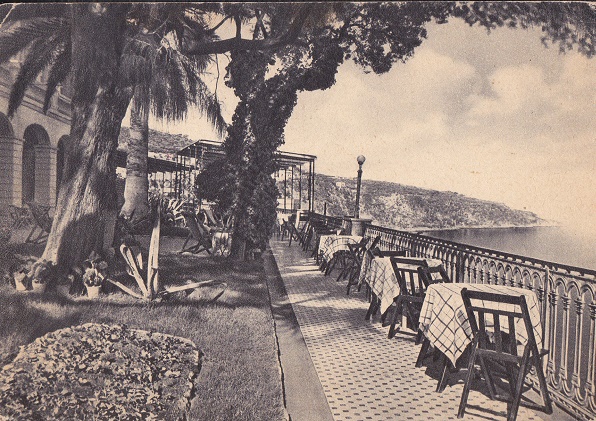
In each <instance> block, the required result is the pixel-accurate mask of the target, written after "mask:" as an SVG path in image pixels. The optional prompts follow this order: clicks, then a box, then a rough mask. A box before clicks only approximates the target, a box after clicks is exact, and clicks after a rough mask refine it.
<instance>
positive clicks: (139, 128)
mask: <svg viewBox="0 0 596 421" xmlns="http://www.w3.org/2000/svg"><path fill="white" fill-rule="evenodd" d="M148 153H149V95H147V93H146V90H145V89H144V88H143V87H141V86H137V87H136V88H135V92H134V97H133V101H132V108H131V112H130V139H129V141H128V145H127V154H128V155H127V160H126V184H125V187H124V205H123V206H122V209H121V210H120V215H122V216H124V217H125V218H128V219H133V220H135V221H139V220H141V219H144V218H145V217H146V216H147V215H148V214H149V201H148V198H147V192H148V191H149V180H148V178H147V155H148Z"/></svg>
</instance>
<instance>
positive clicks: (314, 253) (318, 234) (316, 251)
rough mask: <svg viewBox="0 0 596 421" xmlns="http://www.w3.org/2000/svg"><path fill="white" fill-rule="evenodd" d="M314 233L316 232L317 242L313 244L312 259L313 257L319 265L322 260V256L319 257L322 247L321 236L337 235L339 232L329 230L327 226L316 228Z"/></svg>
mask: <svg viewBox="0 0 596 421" xmlns="http://www.w3.org/2000/svg"><path fill="white" fill-rule="evenodd" d="M313 231H314V233H313V235H314V237H315V241H314V244H313V249H312V253H311V257H313V258H314V259H315V260H316V262H317V264H319V263H320V258H321V256H319V247H320V245H321V236H322V235H331V234H335V233H336V232H337V230H336V229H333V228H329V227H327V226H326V225H323V226H321V227H317V228H315V229H314V230H313Z"/></svg>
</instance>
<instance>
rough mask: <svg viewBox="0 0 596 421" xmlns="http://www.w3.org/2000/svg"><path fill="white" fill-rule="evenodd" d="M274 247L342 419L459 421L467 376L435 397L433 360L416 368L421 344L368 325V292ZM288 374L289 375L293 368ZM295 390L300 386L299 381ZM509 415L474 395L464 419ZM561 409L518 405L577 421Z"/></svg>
mask: <svg viewBox="0 0 596 421" xmlns="http://www.w3.org/2000/svg"><path fill="white" fill-rule="evenodd" d="M270 244H271V250H272V253H273V256H274V258H275V261H276V263H277V266H278V268H279V273H280V275H281V278H282V279H283V283H284V284H285V289H286V291H287V298H288V301H289V302H290V303H291V307H292V309H293V311H294V313H295V317H296V320H297V322H298V324H299V326H300V331H301V334H302V336H303V337H304V342H305V343H306V347H307V350H308V354H309V355H310V358H311V360H312V364H313V365H314V369H315V370H316V375H317V376H318V379H319V381H320V385H321V386H322V390H323V393H324V396H325V398H326V400H327V403H328V405H329V408H330V410H331V413H332V416H333V418H334V419H335V420H336V421H339V420H375V421H377V420H396V419H400V420H402V419H404V420H429V421H430V420H456V419H457V409H458V405H459V400H460V397H461V392H462V388H463V371H462V372H460V373H458V374H452V375H451V376H450V377H449V384H448V386H447V388H446V389H445V390H444V391H443V393H440V394H439V393H436V392H435V389H436V385H437V380H438V369H437V367H434V366H433V364H432V362H430V361H428V362H427V364H430V367H428V366H425V367H422V368H416V367H415V366H414V362H415V361H416V357H417V355H418V351H419V346H416V345H415V344H414V338H413V336H410V335H406V334H403V333H398V334H397V335H396V337H395V338H393V339H388V338H387V331H388V328H387V327H382V326H381V323H380V322H379V320H378V318H377V319H375V320H372V321H370V322H368V321H365V320H364V317H365V314H366V311H367V308H368V302H367V301H366V299H365V296H364V293H363V292H356V291H354V293H351V294H350V295H349V296H348V295H346V288H345V282H344V281H341V282H339V283H337V282H336V281H335V278H336V276H337V270H336V271H335V272H334V274H335V276H333V275H334V274H332V275H331V276H327V277H325V276H323V275H322V274H321V272H319V270H318V268H317V267H316V265H315V263H314V261H313V259H312V258H310V257H309V256H308V255H309V254H310V253H308V255H307V253H304V252H303V251H302V250H301V248H300V247H299V246H298V245H297V244H296V245H294V244H292V246H291V247H288V242H287V241H283V242H282V241H275V240H271V243H270ZM296 346H298V345H296ZM282 353H283V349H282ZM305 354H306V353H305ZM294 363H295V362H294ZM307 363H308V364H305V367H307V366H310V361H307ZM283 366H284V361H283V358H282V368H283ZM284 372H285V373H286V376H290V374H289V372H290V370H289V369H284ZM305 378H308V377H305ZM312 378H313V377H311V379H312ZM287 381H288V379H286V381H285V382H284V383H286V384H287ZM305 386H306V385H305ZM316 386H317V387H318V385H316ZM291 387H293V388H295V387H296V386H295V383H294V386H291ZM305 388H306V387H305ZM315 394H316V393H315ZM287 397H288V400H291V397H290V396H288V395H287ZM313 399H315V398H313ZM536 402H538V403H540V402H541V401H540V400H538V401H536ZM290 407H291V405H290V404H288V408H289V409H288V410H289V413H290V416H291V417H292V420H293V421H300V420H301V419H302V420H313V421H315V420H318V419H324V418H326V415H327V414H326V413H325V414H323V413H321V417H320V418H319V417H317V416H316V415H313V414H312V412H311V413H309V414H307V415H297V413H296V412H294V413H293V411H292V410H291V408H290ZM506 411H507V404H506V403H504V402H497V401H492V400H490V399H489V398H488V397H487V396H485V395H483V394H482V393H480V392H477V391H474V390H472V391H471V393H470V398H469V406H468V407H467V408H466V415H465V417H464V420H493V419H494V420H504V419H506ZM555 411H556V412H555V414H553V415H551V416H548V415H545V414H544V413H541V412H537V411H536V412H534V411H532V410H530V409H528V408H524V407H520V410H519V414H518V420H520V421H521V420H524V421H526V420H527V421H530V420H541V419H544V420H550V419H553V420H554V419H556V420H565V419H568V420H571V419H572V418H571V417H569V416H568V415H566V414H565V413H561V412H560V411H557V410H555Z"/></svg>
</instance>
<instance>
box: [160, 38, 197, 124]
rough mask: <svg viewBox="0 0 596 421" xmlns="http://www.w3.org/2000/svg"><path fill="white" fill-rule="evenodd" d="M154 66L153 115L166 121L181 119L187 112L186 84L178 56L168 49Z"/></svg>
mask: <svg viewBox="0 0 596 421" xmlns="http://www.w3.org/2000/svg"><path fill="white" fill-rule="evenodd" d="M154 66H155V67H154V72H155V75H156V77H154V79H153V83H152V86H151V89H152V90H151V97H152V101H153V113H154V115H155V116H156V117H158V118H162V119H163V118H165V119H167V120H181V119H183V118H184V117H185V116H186V112H187V111H188V105H187V91H188V84H187V83H186V78H185V73H184V70H183V69H182V68H181V64H180V60H179V59H178V56H177V55H176V54H175V51H174V50H171V49H168V51H166V52H165V53H164V54H163V55H162V57H160V58H159V59H158V60H157V61H156V62H155V63H154Z"/></svg>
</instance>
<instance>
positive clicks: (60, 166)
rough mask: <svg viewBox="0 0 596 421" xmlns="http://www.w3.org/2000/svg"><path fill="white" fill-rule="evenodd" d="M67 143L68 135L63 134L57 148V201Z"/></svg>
mask: <svg viewBox="0 0 596 421" xmlns="http://www.w3.org/2000/svg"><path fill="white" fill-rule="evenodd" d="M67 143H68V136H66V135H65V136H62V137H61V138H60V140H58V149H57V150H56V201H57V200H58V193H59V190H60V183H61V182H62V174H64V159H65V157H64V151H65V148H66V144H67Z"/></svg>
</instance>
